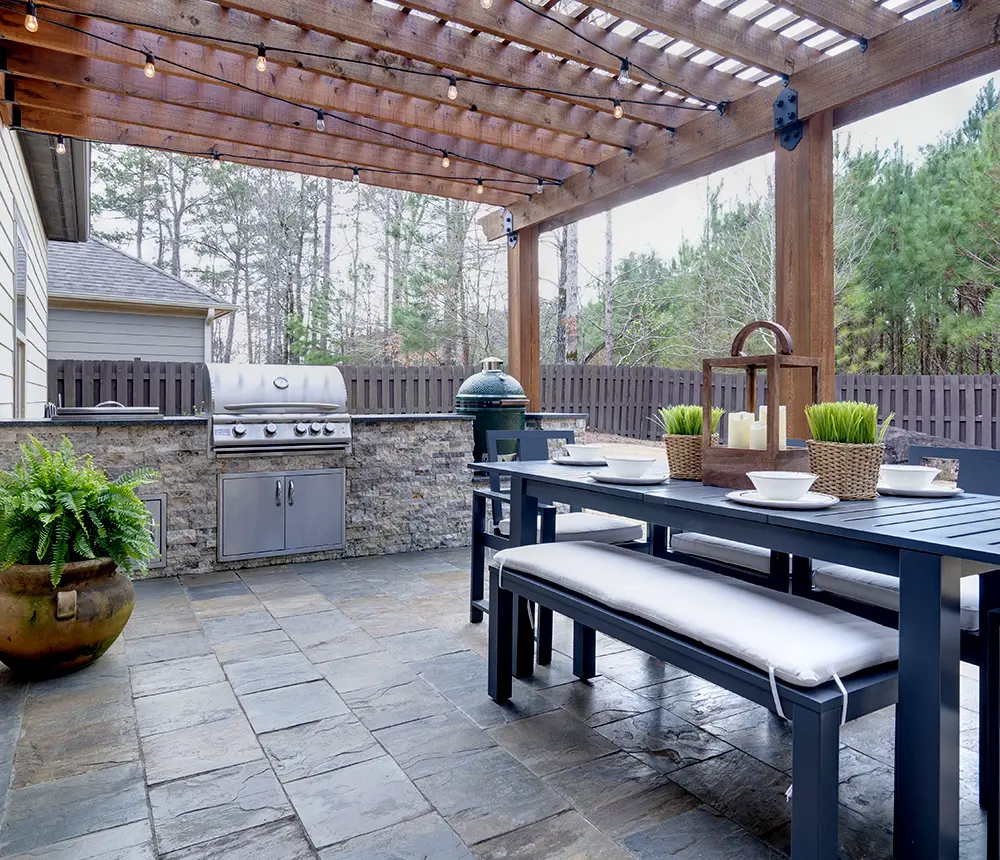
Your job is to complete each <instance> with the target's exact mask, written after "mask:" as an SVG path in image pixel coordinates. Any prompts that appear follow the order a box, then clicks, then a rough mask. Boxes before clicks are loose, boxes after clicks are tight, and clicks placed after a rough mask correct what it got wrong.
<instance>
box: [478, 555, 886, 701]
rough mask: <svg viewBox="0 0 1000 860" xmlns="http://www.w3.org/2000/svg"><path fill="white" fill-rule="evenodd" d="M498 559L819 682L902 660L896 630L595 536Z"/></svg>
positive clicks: (779, 671) (789, 675)
mask: <svg viewBox="0 0 1000 860" xmlns="http://www.w3.org/2000/svg"><path fill="white" fill-rule="evenodd" d="M494 562H495V563H496V564H497V565H501V582H502V572H503V571H508V570H516V571H518V572H520V573H525V574H528V575H530V576H535V577H538V578H539V579H545V580H548V581H549V582H551V583H553V584H554V585H558V586H560V587H562V588H565V589H567V590H569V591H573V592H576V593H578V594H581V595H583V596H585V597H588V598H590V599H591V600H595V601H597V602H599V603H602V604H604V605H605V606H608V607H611V608H612V609H616V610H619V611H621V612H625V613H628V614H630V615H634V616H637V617H639V618H643V619H645V620H647V621H651V622H652V623H654V624H656V625H659V626H661V627H664V628H666V629H667V630H669V631H671V632H673V633H677V634H679V635H682V636H686V637H687V638H689V639H694V640H696V641H698V642H701V643H702V644H704V645H706V646H708V647H709V648H711V649H713V650H716V651H721V652H722V653H724V654H727V655H729V656H731V657H734V658H736V659H738V660H742V661H744V662H746V663H749V664H750V665H751V666H754V667H756V668H757V669H760V670H762V671H765V672H766V671H768V669H769V668H773V669H774V674H775V676H776V677H777V678H780V679H781V680H782V681H785V682H787V683H789V684H795V685H798V686H802V687H814V686H817V685H819V684H824V683H826V682H827V681H830V680H831V679H832V678H833V676H834V675H835V674H836V675H839V676H841V677H845V676H847V675H850V674H851V673H853V672H858V671H861V670H862V669H867V668H870V667H872V666H877V665H879V664H881V663H888V662H891V661H894V660H896V659H897V657H898V655H899V646H898V638H897V634H896V631H895V630H892V629H890V628H888V627H883V626H881V625H880V624H875V623H874V622H872V621H868V620H867V619H864V618H859V617H857V616H855V615H851V614H850V613H848V612H844V611H843V610H840V609H837V608H835V607H833V606H827V605H825V604H822V603H819V602H816V601H812V600H809V599H807V598H803V597H796V596H794V595H791V594H784V593H782V592H777V591H772V590H770V589H767V588H764V587H762V586H759V585H754V584H753V583H748V582H740V581H738V580H734V579H732V578H730V577H726V576H723V575H722V574H717V573H713V572H711V571H705V570H699V569H698V568H694V567H691V566H690V565H686V564H681V563H679V562H675V561H670V560H667V559H660V558H655V557H653V556H648V555H641V554H639V553H635V552H630V551H628V550H624V549H621V548H620V547H614V546H608V545H606V544H597V543H564V544H558V543H549V544H535V545H533V546H521V547H515V548H513V549H506V550H503V551H502V552H499V553H497V555H496V556H495V557H494Z"/></svg>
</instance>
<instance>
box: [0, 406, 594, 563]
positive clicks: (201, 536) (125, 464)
mask: <svg viewBox="0 0 1000 860" xmlns="http://www.w3.org/2000/svg"><path fill="white" fill-rule="evenodd" d="M353 419H354V443H353V451H352V453H350V454H347V453H343V452H327V453H317V452H309V453H300V454H275V455H247V456H227V457H224V458H218V459H217V458H216V457H215V456H214V455H212V454H210V453H209V452H208V431H207V422H206V420H205V419H204V418H190V417H188V418H176V419H174V418H159V419H153V420H151V421H132V422H114V423H112V422H93V421H80V422H55V421H5V422H0V469H9V468H11V467H12V466H13V465H14V463H15V462H17V460H18V458H19V456H20V452H19V448H18V446H19V445H20V443H23V442H27V441H28V440H29V439H30V438H31V437H35V438H36V439H38V440H39V441H40V442H42V443H43V444H44V445H46V446H48V447H53V446H55V445H58V444H59V441H60V439H61V438H62V437H63V436H67V437H68V438H69V439H71V440H72V442H73V445H74V447H75V448H76V450H77V453H79V454H91V455H92V456H93V458H94V462H95V464H96V465H97V466H99V467H100V468H102V469H104V470H105V471H107V472H108V474H110V475H111V476H112V477H114V476H116V475H119V474H121V473H122V472H124V471H127V470H130V469H136V468H140V467H144V468H152V469H156V470H157V471H158V472H159V473H160V475H161V476H162V480H161V482H160V483H158V484H155V485H152V486H149V487H146V488H145V494H146V495H150V496H152V495H155V494H159V493H163V494H166V498H167V501H166V540H165V546H166V566H165V567H161V568H157V569H154V570H151V571H150V573H149V575H150V576H174V575H179V574H189V573H206V572H209V571H214V570H227V569H235V568H248V567H261V566H265V565H275V564H284V563H288V562H293V561H321V560H327V559H336V558H349V557H355V556H370V555H389V554H393V553H401V552H412V551H417V550H430V549H439V548H444V547H457V546H465V545H467V544H468V543H469V528H470V522H469V516H470V504H471V502H470V499H471V496H470V492H471V489H472V485H471V475H470V472H469V469H468V463H469V461H470V460H471V459H472V427H471V423H472V422H471V419H470V418H467V417H465V416H459V415H455V414H440V415H355V416H353ZM527 423H528V427H529V428H531V427H536V428H537V427H544V428H545V429H575V430H577V431H578V432H581V431H582V430H583V429H584V426H585V417H583V416H562V415H546V416H544V417H543V416H540V415H531V416H529V417H528V422H527ZM339 468H343V469H344V470H345V474H346V497H347V529H346V544H347V545H346V548H345V549H343V550H337V551H329V552H317V553H310V554H301V555H290V556H280V557H277V558H275V557H269V558H260V559H247V560H241V561H230V562H220V561H218V560H217V555H216V542H217V539H218V522H217V498H218V484H219V475H220V474H223V473H225V474H233V473H242V472H270V471H275V472H277V471H292V470H300V469H301V470H307V469H339Z"/></svg>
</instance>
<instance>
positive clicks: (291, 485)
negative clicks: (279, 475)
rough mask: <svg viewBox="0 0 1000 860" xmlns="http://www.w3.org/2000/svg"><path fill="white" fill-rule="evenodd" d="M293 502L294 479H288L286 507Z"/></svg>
mask: <svg viewBox="0 0 1000 860" xmlns="http://www.w3.org/2000/svg"><path fill="white" fill-rule="evenodd" d="M294 504H295V481H293V480H291V479H289V480H288V507H291V506H292V505H294Z"/></svg>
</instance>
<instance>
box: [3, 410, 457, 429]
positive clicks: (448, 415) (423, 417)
mask: <svg viewBox="0 0 1000 860" xmlns="http://www.w3.org/2000/svg"><path fill="white" fill-rule="evenodd" d="M351 419H352V420H353V421H355V422H358V423H373V422H376V421H412V422H419V421H472V416H471V415H457V414H455V413H454V412H442V413H426V414H414V415H352V416H351ZM207 423H208V416H207V415H159V416H151V417H149V418H132V419H119V420H115V419H114V418H72V419H62V420H56V421H53V420H50V419H48V418H34V419H30V418H29V419H27V420H21V421H0V427H22V428H24V427H26V428H31V427H126V426H127V427H133V426H138V427H142V426H153V427H164V426H170V425H190V424H194V425H197V424H207Z"/></svg>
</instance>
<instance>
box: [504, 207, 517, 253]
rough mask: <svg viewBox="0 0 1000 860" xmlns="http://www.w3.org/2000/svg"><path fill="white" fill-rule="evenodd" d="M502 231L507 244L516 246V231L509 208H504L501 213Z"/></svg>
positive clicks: (511, 246)
mask: <svg viewBox="0 0 1000 860" xmlns="http://www.w3.org/2000/svg"><path fill="white" fill-rule="evenodd" d="M503 231H504V233H505V234H506V236H507V246H508V247H509V248H516V247H517V231H516V230H515V229H514V215H513V214H512V213H511V212H510V211H509V210H505V211H504V213H503Z"/></svg>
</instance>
